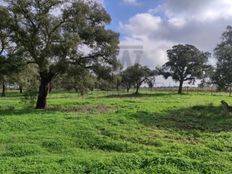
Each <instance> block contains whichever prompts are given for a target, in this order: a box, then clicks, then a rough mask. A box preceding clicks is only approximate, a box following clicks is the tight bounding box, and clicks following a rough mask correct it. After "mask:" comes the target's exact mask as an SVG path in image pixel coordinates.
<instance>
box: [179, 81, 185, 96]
mask: <svg viewBox="0 0 232 174" xmlns="http://www.w3.org/2000/svg"><path fill="white" fill-rule="evenodd" d="M183 83H184V81H182V80H180V84H179V90H178V94H182V88H183Z"/></svg>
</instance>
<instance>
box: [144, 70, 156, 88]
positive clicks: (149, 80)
mask: <svg viewBox="0 0 232 174" xmlns="http://www.w3.org/2000/svg"><path fill="white" fill-rule="evenodd" d="M155 74H156V73H155V72H154V75H155ZM155 80H156V79H155V76H153V77H148V78H147V80H146V83H147V85H148V87H149V88H150V89H151V90H152V88H153V87H154V85H155Z"/></svg>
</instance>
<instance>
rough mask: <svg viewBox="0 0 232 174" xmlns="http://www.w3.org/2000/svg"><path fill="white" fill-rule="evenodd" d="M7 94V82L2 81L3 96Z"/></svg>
mask: <svg viewBox="0 0 232 174" xmlns="http://www.w3.org/2000/svg"><path fill="white" fill-rule="evenodd" d="M5 96H6V84H5V82H4V81H3V82H2V97H5Z"/></svg>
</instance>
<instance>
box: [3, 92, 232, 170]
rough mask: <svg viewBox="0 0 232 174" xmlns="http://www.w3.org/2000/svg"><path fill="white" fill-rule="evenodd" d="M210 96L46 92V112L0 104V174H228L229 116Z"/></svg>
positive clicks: (16, 102) (9, 101)
mask: <svg viewBox="0 0 232 174" xmlns="http://www.w3.org/2000/svg"><path fill="white" fill-rule="evenodd" d="M221 100H225V101H227V102H229V103H231V104H232V98H229V97H228V95H227V94H215V95H210V93H209V94H207V93H205V94H204V93H189V94H183V95H177V94H175V93H170V92H143V93H142V94H140V95H139V96H138V97H135V96H130V95H127V94H122V95H120V96H117V94H116V93H115V94H112V93H103V92H97V93H96V92H94V93H92V94H89V95H86V96H84V97H80V96H79V95H78V94H75V93H64V94H62V93H52V94H50V95H49V99H48V101H49V109H47V110H45V111H37V110H33V109H28V108H26V107H25V106H24V104H23V103H20V96H19V94H16V93H10V94H8V97H5V98H0V106H1V108H0V173H4V174H8V173H20V174H22V173H23V174H26V173H27V174H32V173H46V174H57V173H62V174H63V173H64V174H69V173H86V174H87V173H96V174H99V173H100V174H102V173H106V174H108V173H121V174H126V173H132V174H138V173H148V174H151V173H159V174H169V173H170V174H200V173H203V174H219V173H220V174H230V173H232V115H228V114H226V113H225V112H224V111H223V110H222V109H221V107H220V101H221Z"/></svg>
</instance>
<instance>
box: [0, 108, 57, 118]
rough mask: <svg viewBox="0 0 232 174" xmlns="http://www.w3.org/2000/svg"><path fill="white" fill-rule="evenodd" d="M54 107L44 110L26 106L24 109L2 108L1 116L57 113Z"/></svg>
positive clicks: (0, 110)
mask: <svg viewBox="0 0 232 174" xmlns="http://www.w3.org/2000/svg"><path fill="white" fill-rule="evenodd" d="M54 111H59V110H55V109H54V108H50V109H44V110H36V109H33V108H24V109H14V108H13V107H12V108H6V109H5V108H1V109H0V117H4V116H23V115H30V114H31V115H37V114H38V115H46V114H48V113H49V114H56V113H55V112H54Z"/></svg>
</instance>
